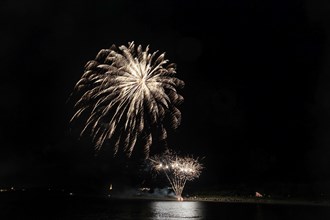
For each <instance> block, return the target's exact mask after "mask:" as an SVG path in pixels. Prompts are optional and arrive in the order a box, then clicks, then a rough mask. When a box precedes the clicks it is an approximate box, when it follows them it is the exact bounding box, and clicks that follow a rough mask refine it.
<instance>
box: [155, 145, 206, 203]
mask: <svg viewBox="0 0 330 220" xmlns="http://www.w3.org/2000/svg"><path fill="white" fill-rule="evenodd" d="M149 160H150V163H151V168H152V170H153V171H155V172H156V173H164V174H165V175H166V178H167V179H168V181H169V182H170V184H171V186H172V189H173V191H174V193H175V195H176V197H177V198H178V200H179V201H182V200H183V199H182V191H183V189H184V186H185V184H186V182H187V181H192V180H194V179H196V178H198V177H199V176H200V174H201V172H202V169H203V166H202V164H200V163H199V162H198V159H194V158H193V157H190V156H185V157H179V156H178V155H177V154H176V153H175V152H173V151H171V150H166V151H165V153H164V154H162V155H155V156H153V157H151V158H149Z"/></svg>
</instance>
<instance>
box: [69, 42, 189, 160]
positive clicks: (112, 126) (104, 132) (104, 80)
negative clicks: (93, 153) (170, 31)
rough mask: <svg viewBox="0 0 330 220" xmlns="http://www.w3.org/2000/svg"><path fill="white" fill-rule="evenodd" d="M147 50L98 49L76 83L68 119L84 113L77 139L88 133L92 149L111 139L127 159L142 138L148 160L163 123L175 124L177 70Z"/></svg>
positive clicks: (164, 130)
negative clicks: (76, 98)
mask: <svg viewBox="0 0 330 220" xmlns="http://www.w3.org/2000/svg"><path fill="white" fill-rule="evenodd" d="M148 51H149V46H147V47H146V48H145V49H143V48H142V46H141V45H139V46H138V47H137V48H136V47H135V45H134V43H133V42H131V43H128V47H126V46H124V45H122V46H120V47H118V48H117V47H116V46H115V45H113V46H112V47H111V48H110V49H103V50H101V51H100V52H99V53H98V55H97V56H96V58H95V60H92V61H89V62H88V63H87V64H86V66H85V72H84V74H83V75H82V77H81V79H80V80H79V81H78V82H77V84H76V85H75V89H74V93H75V94H77V96H78V97H79V98H78V101H77V102H76V104H75V114H74V115H73V117H72V119H71V121H72V120H74V119H77V118H83V117H82V115H83V114H85V117H86V115H87V119H86V121H85V126H84V128H83V130H82V132H81V135H82V134H83V133H84V132H86V131H87V130H88V131H89V132H90V135H91V136H92V137H93V140H94V143H95V148H96V149H97V150H99V149H100V148H101V147H102V146H103V145H104V143H105V142H106V140H114V153H115V154H116V153H117V152H118V149H119V146H122V147H123V150H124V151H125V152H126V153H127V154H128V156H130V155H131V153H132V151H133V149H134V147H135V145H136V143H137V140H141V141H142V142H143V145H144V150H145V154H146V156H148V155H149V150H150V146H151V145H152V143H153V139H154V136H156V135H157V136H158V137H160V139H161V140H166V138H167V129H168V127H169V126H168V125H165V123H164V121H165V120H166V121H167V120H168V121H169V122H170V123H169V125H171V126H170V127H172V128H174V129H175V128H177V127H178V126H179V124H180V122H181V112H180V111H179V109H178V108H177V106H178V105H179V104H180V103H181V102H182V101H183V97H182V96H181V95H179V94H178V93H177V89H179V88H182V87H183V86H184V82H183V81H181V80H179V79H178V78H176V77H174V75H175V73H176V71H175V70H176V66H175V64H173V63H171V64H167V63H168V60H166V59H165V54H164V53H163V54H161V55H157V56H156V54H157V51H156V52H154V53H152V54H151V53H149V52H148ZM165 65H166V67H165Z"/></svg>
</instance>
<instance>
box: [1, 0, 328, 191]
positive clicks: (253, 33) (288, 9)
mask: <svg viewBox="0 0 330 220" xmlns="http://www.w3.org/2000/svg"><path fill="white" fill-rule="evenodd" d="M214 2H215V1H208V0H204V1H197V0H190V1H184V0H171V1H165V0H150V1H147V0H143V1H128V0H120V1H119V0H118V1H100V2H99V1H79V3H76V2H70V1H41V0H33V1H24V0H15V1H13V0H7V1H2V3H0V18H1V34H0V45H1V50H0V57H1V80H0V110H1V114H0V147H1V148H0V187H1V186H5V187H6V186H11V185H15V186H31V187H32V186H51V185H63V186H71V185H75V184H82V183H83V184H86V185H88V184H91V185H93V184H95V182H98V181H99V182H104V181H106V180H108V179H111V178H112V177H114V176H118V175H119V176H120V175H124V174H122V173H123V172H122V171H123V170H124V169H125V167H126V165H127V164H125V162H124V163H123V162H122V161H121V162H118V161H117V160H118V159H116V158H115V159H114V158H113V157H112V156H111V155H108V154H106V153H104V154H100V155H99V156H94V151H93V145H92V143H91V142H90V140H89V139H88V138H87V137H83V138H82V139H80V140H78V138H79V137H78V134H79V131H80V129H81V127H79V125H75V126H73V125H70V123H69V120H70V117H71V116H72V113H73V102H70V101H69V102H67V100H68V98H69V96H70V93H71V92H72V89H73V87H74V85H75V83H76V82H77V80H79V78H80V77H81V75H82V73H83V70H84V69H83V68H84V65H85V63H86V62H87V61H89V60H91V59H94V58H95V56H96V54H97V53H98V51H99V50H100V49H103V48H109V47H110V46H111V45H112V44H116V45H122V44H127V43H128V42H129V41H134V42H135V43H136V44H142V45H143V46H146V45H148V44H149V45H150V48H151V51H155V50H159V51H161V52H166V57H167V58H168V59H169V60H170V61H171V62H174V63H176V64H177V73H178V74H177V77H178V78H180V79H182V80H184V81H185V84H186V86H185V88H184V89H183V90H181V92H180V93H181V94H182V95H183V96H184V98H185V101H184V103H183V104H182V105H181V106H180V109H181V112H182V117H183V120H182V124H181V126H180V127H179V129H178V130H176V131H175V132H171V133H170V137H169V140H168V145H169V147H171V148H174V149H176V150H178V151H180V152H182V153H184V154H193V155H195V156H199V157H205V158H204V159H203V163H204V165H205V167H206V169H205V170H204V172H203V174H202V175H201V178H200V179H199V180H198V181H196V183H197V182H199V183H200V184H204V185H206V184H208V185H210V186H217V185H221V184H241V183H243V184H244V183H245V184H252V185H253V184H267V183H271V182H281V183H308V184H312V185H315V184H319V183H325V182H330V169H329V168H330V47H329V45H330V44H329V43H330V17H329V14H330V4H329V3H327V1H325V0H305V1H298V0H292V1H287V0H276V1H275V0H271V1H266V2H267V3H265V2H264V1H256V0H255V1H243V0H235V1H233V0H221V1H218V2H217V4H215V3H214ZM154 147H157V146H154ZM135 159H136V158H135ZM135 159H134V158H133V159H132V160H135ZM114 161H117V162H114ZM105 179H106V180H105ZM128 179H129V177H128ZM328 190H329V192H330V189H328Z"/></svg>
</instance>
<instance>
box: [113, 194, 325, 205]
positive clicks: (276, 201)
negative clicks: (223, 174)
mask: <svg viewBox="0 0 330 220" xmlns="http://www.w3.org/2000/svg"><path fill="white" fill-rule="evenodd" d="M110 199H123V200H125V199H133V200H152V201H177V202H181V201H178V200H177V199H176V198H174V197H152V196H132V197H121V196H118V197H117V196H113V197H110ZM183 202H219V203H247V204H262V205H265V204H266V205H301V206H325V207H330V201H327V200H323V201H321V200H303V199H271V198H246V197H229V196H223V197H212V196H210V197H196V198H191V197H190V198H183Z"/></svg>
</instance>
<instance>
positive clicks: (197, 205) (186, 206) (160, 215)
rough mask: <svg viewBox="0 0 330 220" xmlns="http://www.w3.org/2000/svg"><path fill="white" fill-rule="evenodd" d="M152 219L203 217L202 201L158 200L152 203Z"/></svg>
mask: <svg viewBox="0 0 330 220" xmlns="http://www.w3.org/2000/svg"><path fill="white" fill-rule="evenodd" d="M150 206H151V207H150V208H151V212H152V215H153V217H152V219H202V216H203V204H202V203H201V202H177V201H157V202H152V203H151V204H150Z"/></svg>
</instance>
